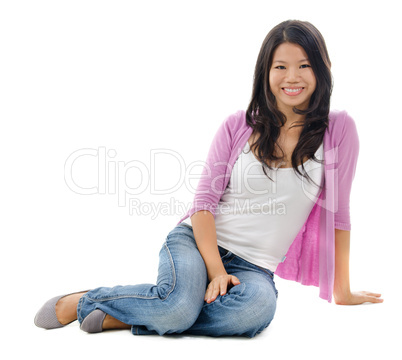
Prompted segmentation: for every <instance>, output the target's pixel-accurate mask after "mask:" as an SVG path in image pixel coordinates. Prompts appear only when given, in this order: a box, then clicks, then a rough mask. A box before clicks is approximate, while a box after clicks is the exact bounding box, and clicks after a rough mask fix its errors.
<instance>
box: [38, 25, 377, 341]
mask: <svg viewBox="0 0 402 360" xmlns="http://www.w3.org/2000/svg"><path fill="white" fill-rule="evenodd" d="M330 66H331V63H330V60H329V57H328V53H327V49H326V46H325V42H324V39H323V38H322V36H321V34H320V32H319V31H318V30H317V29H316V28H315V27H314V26H313V25H311V24H310V23H308V22H302V21H285V22H283V23H281V24H279V25H277V26H276V27H274V28H273V29H272V30H271V31H270V32H269V34H268V35H267V37H266V38H265V40H264V42H263V44H262V47H261V50H260V53H259V56H258V59H257V64H256V68H255V75H254V85H253V94H252V99H251V102H250V105H249V107H248V109H247V111H246V112H245V111H238V112H237V113H235V114H233V115H231V116H229V117H228V118H227V119H226V120H225V121H224V122H223V123H222V124H221V126H220V128H219V129H218V131H217V133H216V135H215V137H214V139H213V141H212V144H211V147H210V150H209V153H208V157H207V161H206V166H205V167H204V169H203V172H202V175H201V179H200V181H199V184H198V187H197V192H196V195H195V197H194V202H193V206H192V208H191V209H190V210H189V211H188V213H187V214H186V215H185V216H184V217H183V218H182V219H180V221H179V222H178V224H177V225H176V227H175V228H174V229H173V230H172V231H171V232H170V233H169V234H168V236H167V238H166V242H165V243H164V245H163V247H162V249H161V251H160V262H159V273H158V279H157V284H156V285H151V284H142V285H132V286H116V287H113V288H105V287H101V288H97V289H94V290H91V291H85V292H80V293H74V294H69V295H64V296H58V297H55V298H53V299H51V300H49V301H48V302H46V303H45V305H44V306H43V307H42V308H41V309H40V310H39V312H38V314H37V315H36V317H35V324H36V325H37V326H39V327H43V328H47V329H50V328H58V327H62V326H65V325H66V324H68V323H70V322H72V321H74V320H76V319H77V318H78V321H79V323H80V328H81V329H82V330H84V331H87V332H90V333H94V332H100V331H102V330H105V329H124V328H127V329H131V330H132V333H133V334H159V335H163V334H172V333H186V334H200V335H210V336H223V335H231V336H234V335H238V336H247V337H254V336H255V335H256V334H258V333H260V332H261V331H262V330H264V329H265V328H266V327H267V326H268V325H269V324H270V323H271V321H272V319H273V317H274V314H275V309H276V301H277V297H278V291H277V289H276V287H275V283H274V273H275V274H277V275H279V276H280V277H283V278H285V279H289V280H294V281H298V282H300V283H302V284H304V285H315V286H318V287H319V289H320V293H319V295H320V297H321V298H323V299H326V300H327V301H329V302H331V301H332V296H334V299H335V302H336V304H361V303H363V302H382V299H381V298H380V296H381V295H380V294H375V293H370V292H366V291H361V292H351V291H350V287H349V244H350V230H351V224H350V215H349V198H350V191H351V185H352V180H353V178H354V174H355V169H356V164H357V158H358V152H359V140H358V135H357V130H356V126H355V123H354V121H353V119H352V118H351V117H350V116H349V115H348V114H347V113H346V112H335V111H331V112H330V111H329V104H330V96H331V91H332V78H331V72H330Z"/></svg>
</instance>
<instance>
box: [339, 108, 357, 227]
mask: <svg viewBox="0 0 402 360" xmlns="http://www.w3.org/2000/svg"><path fill="white" fill-rule="evenodd" d="M343 115H344V126H343V127H342V131H341V134H340V140H339V143H338V148H337V167H336V168H337V183H336V188H335V192H336V193H337V196H336V198H337V201H338V203H337V211H336V212H335V228H336V229H340V230H348V231H350V230H351V223H350V206H349V202H350V193H351V189H352V182H353V179H354V177H355V172H356V166H357V159H358V156H359V136H358V133H357V128H356V124H355V121H354V120H353V118H352V117H351V116H350V115H349V114H348V113H347V112H344V114H343Z"/></svg>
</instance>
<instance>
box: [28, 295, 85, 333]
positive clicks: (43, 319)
mask: <svg viewBox="0 0 402 360" xmlns="http://www.w3.org/2000/svg"><path fill="white" fill-rule="evenodd" d="M88 291H89V290H87V291H86V292H88ZM80 292H84V291H78V292H75V293H71V294H67V295H60V296H56V297H54V298H52V299H50V300H48V301H47V302H46V303H45V304H44V305H43V306H42V307H41V308H40V310H39V311H38V312H37V314H36V316H35V319H34V323H35V325H36V326H37V327H40V328H43V329H48V330H49V329H57V328H61V327H63V326H66V325H68V324H65V325H63V324H61V323H60V322H59V320H57V316H56V304H57V302H58V301H59V300H60V299H61V298H63V297H66V296H68V295H73V294H78V293H80ZM83 295H84V294H83ZM73 321H75V320H73ZM73 321H71V322H73ZM71 322H70V323H69V324H71Z"/></svg>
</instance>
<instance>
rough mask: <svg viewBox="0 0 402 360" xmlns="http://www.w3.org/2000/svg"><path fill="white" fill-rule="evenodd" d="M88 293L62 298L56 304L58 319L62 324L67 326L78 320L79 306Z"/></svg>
mask: <svg viewBox="0 0 402 360" xmlns="http://www.w3.org/2000/svg"><path fill="white" fill-rule="evenodd" d="M85 293H86V291H84V292H81V293H77V294H71V295H67V296H64V297H62V298H61V299H60V300H59V301H58V302H57V304H56V317H57V320H58V321H59V323H60V324H63V325H67V324H69V323H71V322H73V321H74V320H77V305H78V301H79V300H80V298H81V296H82V295H84V294H85Z"/></svg>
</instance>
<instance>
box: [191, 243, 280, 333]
mask: <svg viewBox="0 0 402 360" xmlns="http://www.w3.org/2000/svg"><path fill="white" fill-rule="evenodd" d="M220 252H221V257H222V261H223V263H224V265H225V268H226V271H227V273H228V274H232V275H235V276H237V277H238V278H239V280H240V284H239V285H236V286H234V287H232V288H231V289H230V290H229V291H228V292H227V294H226V295H224V296H218V297H217V299H216V300H215V301H213V302H212V303H210V304H207V303H204V306H203V308H202V311H201V313H200V316H199V317H198V319H197V321H196V322H195V323H194V325H193V326H192V327H191V328H190V329H188V330H186V331H185V333H186V334H194V335H209V336H246V337H254V336H255V335H257V334H259V333H260V332H261V331H262V330H264V329H265V328H266V327H268V325H269V324H270V323H271V321H272V319H273V317H274V314H275V310H276V300H277V297H278V291H277V290H276V287H275V283H274V281H273V277H274V274H273V273H272V272H270V271H269V270H267V269H262V268H260V267H258V266H255V265H253V264H250V263H248V262H247V261H245V260H243V259H241V258H239V257H237V256H235V255H233V254H232V253H231V252H228V251H227V250H224V249H222V248H220Z"/></svg>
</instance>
